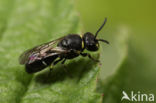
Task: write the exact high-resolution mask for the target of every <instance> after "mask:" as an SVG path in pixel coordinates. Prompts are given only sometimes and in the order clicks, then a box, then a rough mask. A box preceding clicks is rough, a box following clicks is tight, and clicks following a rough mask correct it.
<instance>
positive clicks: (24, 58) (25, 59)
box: [19, 37, 64, 64]
mask: <svg viewBox="0 0 156 103" xmlns="http://www.w3.org/2000/svg"><path fill="white" fill-rule="evenodd" d="M63 38H64V37H62V38H59V39H56V40H53V41H50V42H47V43H44V44H41V45H38V46H35V47H34V48H32V49H28V50H26V51H25V52H23V53H22V54H21V55H20V57H19V63H20V64H26V63H31V62H33V61H35V60H41V59H42V58H44V57H46V56H48V55H50V54H51V53H48V54H45V52H48V51H52V49H53V48H56V44H57V43H58V42H59V41H61V40H62V39H63ZM56 49H57V50H56V51H58V48H56ZM59 50H61V49H59ZM58 53H59V52H58ZM58 53H52V54H53V55H56V54H58Z"/></svg>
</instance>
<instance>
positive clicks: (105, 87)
mask: <svg viewBox="0 0 156 103" xmlns="http://www.w3.org/2000/svg"><path fill="white" fill-rule="evenodd" d="M114 30H115V29H114ZM113 33H115V34H116V36H114V37H113V38H112V40H111V41H112V42H111V44H110V45H109V47H107V48H106V47H105V48H103V49H102V52H103V53H102V54H101V61H103V62H102V63H103V64H102V66H101V68H102V70H101V72H100V74H101V75H100V78H99V79H100V81H99V87H98V91H99V92H102V93H103V103H119V102H120V101H121V99H120V97H121V93H122V90H123V81H122V80H123V76H122V75H121V73H123V71H122V69H120V68H121V66H122V65H123V64H124V62H125V61H126V59H127V54H128V45H127V41H128V37H129V27H127V26H126V25H120V26H118V27H117V28H116V30H115V31H114V32H113ZM110 35H111V34H110ZM104 49H105V50H104Z"/></svg>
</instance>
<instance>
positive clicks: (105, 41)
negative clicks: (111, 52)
mask: <svg viewBox="0 0 156 103" xmlns="http://www.w3.org/2000/svg"><path fill="white" fill-rule="evenodd" d="M97 41H102V42H104V43H107V44H109V42H108V41H107V40H104V39H97Z"/></svg>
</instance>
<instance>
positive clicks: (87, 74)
mask: <svg viewBox="0 0 156 103" xmlns="http://www.w3.org/2000/svg"><path fill="white" fill-rule="evenodd" d="M2 1H3V0H1V2H2ZM12 3H13V8H12V9H9V10H5V11H6V13H7V11H8V14H6V15H9V12H11V13H10V17H9V18H8V19H5V21H6V22H7V28H6V30H5V31H4V32H3V34H1V35H3V36H1V42H0V54H1V55H0V58H1V62H0V98H1V99H0V103H98V102H100V100H101V98H100V97H101V96H100V95H99V94H98V93H96V92H95V89H96V77H97V74H98V72H99V67H98V66H97V64H96V63H94V62H92V61H90V60H89V59H88V58H84V59H82V58H81V57H79V58H77V59H74V60H72V61H69V62H67V63H66V67H67V71H68V73H66V72H65V71H64V69H63V66H62V65H57V66H56V67H55V68H54V70H53V71H52V74H51V75H50V76H48V73H49V69H48V68H47V69H45V70H44V71H41V72H39V73H36V74H35V75H31V74H27V73H26V72H25V70H24V66H21V65H19V63H18V57H19V55H20V54H21V53H22V52H23V51H24V50H26V49H28V48H31V47H33V46H35V45H38V44H41V43H44V42H48V41H50V40H55V39H56V38H59V37H61V36H64V35H67V34H69V33H80V21H79V18H78V16H77V14H76V12H75V10H74V6H73V1H72V0H40V1H38V0H16V1H14V2H13V1H12ZM0 5H1V4H0ZM6 5H7V6H6V7H8V6H9V5H11V4H10V3H8V4H6ZM0 13H1V14H3V13H4V12H0ZM3 21H4V19H2V20H1V21H0V22H3ZM2 26H3V27H6V25H5V24H4V25H2ZM1 33H2V32H1Z"/></svg>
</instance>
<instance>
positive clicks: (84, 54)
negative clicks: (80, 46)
mask: <svg viewBox="0 0 156 103" xmlns="http://www.w3.org/2000/svg"><path fill="white" fill-rule="evenodd" d="M80 55H82V56H83V57H86V56H88V58H89V59H92V60H93V61H95V62H100V61H99V60H97V59H94V58H93V57H92V56H91V55H90V54H89V53H80Z"/></svg>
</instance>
